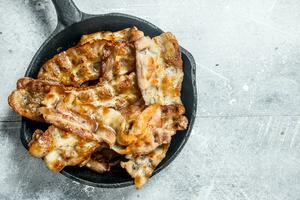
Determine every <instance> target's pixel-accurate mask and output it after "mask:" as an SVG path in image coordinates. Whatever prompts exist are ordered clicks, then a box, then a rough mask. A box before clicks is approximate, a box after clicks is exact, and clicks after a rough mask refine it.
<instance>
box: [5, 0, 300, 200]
mask: <svg viewBox="0 0 300 200" xmlns="http://www.w3.org/2000/svg"><path fill="white" fill-rule="evenodd" d="M75 2H76V4H77V6H78V7H79V8H80V9H81V10H83V11H85V12H87V13H95V14H96V13H108V12H122V13H128V14H132V15H136V16H139V17H141V18H144V19H146V20H149V21H150V22H152V23H154V24H156V25H158V26H159V27H161V28H162V29H163V30H166V31H171V32H173V33H174V34H175V35H176V36H177V38H178V39H179V41H180V44H181V45H182V46H184V47H185V48H187V49H188V50H190V51H191V53H192V54H193V55H194V57H195V60H196V62H197V84H198V92H199V102H198V105H199V107H198V114H197V120H196V123H195V127H194V130H193V132H192V135H191V137H190V140H189V141H188V143H187V145H186V146H185V148H184V149H183V151H182V153H181V154H180V155H179V156H178V157H177V158H176V160H175V161H174V162H173V163H172V164H171V165H170V166H169V167H168V168H167V169H165V170H163V171H162V172H161V173H160V174H158V175H157V176H155V177H153V178H152V179H151V180H150V181H149V183H148V184H146V185H145V187H143V188H142V189H141V190H138V191H136V190H135V189H134V188H133V187H128V188H122V189H99V188H93V187H88V186H85V185H81V184H78V183H76V182H73V181H71V180H69V179H67V178H65V177H63V176H62V175H60V174H54V173H51V172H50V171H49V170H47V169H46V167H45V166H44V165H43V163H42V161H41V160H38V159H34V158H31V157H29V156H28V154H27V152H26V151H25V149H24V148H23V146H22V145H21V143H20V140H19V128H20V118H19V117H18V116H16V114H15V113H13V112H12V111H11V110H10V109H9V107H8V106H7V96H8V94H9V92H10V91H11V90H13V89H14V88H15V81H16V80H17V78H19V77H21V76H23V74H24V73H25V70H26V67H27V65H28V64H29V62H30V60H31V58H32V56H33V55H34V53H35V52H36V50H37V49H38V47H39V46H40V45H41V44H42V42H43V41H44V40H45V39H46V38H47V37H48V36H49V34H50V33H51V32H52V31H53V30H54V28H55V24H56V15H55V11H54V8H53V5H52V4H51V2H50V1H41V0H35V1H34V0H0V22H1V23H0V69H1V71H2V73H1V74H2V76H1V79H0V90H1V98H0V130H1V133H0V155H1V160H0V199H120V200H123V199H149V200H150V199H173V200H177V199H180V200H183V199H204V200H205V199H216V200H231V199H238V200H240V199H245V200H255V199H259V200H267V199H268V200H273V199H274V200H277V199H278V200H283V199H289V200H290V199H291V200H296V199H300V162H299V161H298V160H299V157H300V135H299V132H300V70H299V67H300V37H299V36H300V23H299V22H300V12H299V11H300V1H299V0H252V1H250V0H235V1H234V0H181V1H174V0H163V1H161V0H152V1H151V0H148V1H145V0H132V1H120V0H110V1H106V2H105V1H102V0H90V1H80V0H76V1H75ZM107 2H109V3H107Z"/></svg>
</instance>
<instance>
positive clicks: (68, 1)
mask: <svg viewBox="0 0 300 200" xmlns="http://www.w3.org/2000/svg"><path fill="white" fill-rule="evenodd" d="M52 2H53V4H54V6H55V9H56V12H57V19H58V24H57V27H56V29H55V30H54V32H53V33H52V34H51V35H50V36H49V38H48V39H47V40H46V41H45V42H44V43H43V44H42V46H41V47H40V48H39V50H38V51H37V52H36V54H35V56H34V57H33V59H32V61H31V63H30V64H29V66H28V69H27V71H26V74H25V76H28V77H33V78H36V77H37V73H38V71H39V69H40V67H41V66H42V64H43V63H44V62H45V61H46V60H48V59H50V58H52V57H53V56H54V55H55V54H57V53H59V52H61V51H64V50H66V49H68V48H70V47H71V46H74V45H75V44H76V43H77V42H78V41H79V39H80V37H81V36H82V35H84V34H89V33H93V32H97V31H118V30H121V29H124V28H128V27H132V26H136V27H137V28H138V29H140V30H142V31H143V32H144V33H145V35H148V36H151V37H153V36H157V35H160V34H161V33H162V32H163V31H162V30H161V29H160V28H158V27H157V26H155V25H153V24H151V23H149V22H147V21H145V20H143V19H140V18H137V17H134V16H131V15H126V14H121V13H109V14H102V15H90V14H86V13H84V12H81V11H80V10H79V9H78V8H77V7H76V6H75V4H74V3H73V1H72V0H52ZM181 52H182V59H183V65H184V80H183V85H182V91H181V98H182V101H183V104H184V106H185V108H186V116H187V118H188V120H189V126H188V129H187V130H184V131H179V132H178V133H177V134H176V135H175V136H173V138H172V143H171V145H170V148H169V151H168V153H167V155H166V157H165V159H164V160H163V161H162V162H161V163H160V164H159V166H158V167H157V168H156V170H155V172H154V174H157V173H158V172H159V171H161V170H162V169H163V168H165V167H167V166H168V165H169V164H170V163H171V162H172V161H173V160H174V158H175V157H176V156H177V155H178V154H179V152H180V151H181V150H182V148H183V146H184V145H185V143H186V141H187V139H188V138H189V135H190V133H191V130H192V127H193V124H194V120H195V116H196V107H197V91H196V81H195V80H196V79H195V72H196V64H195V61H194V59H193V56H192V55H191V54H190V53H189V52H188V51H187V50H185V49H184V48H182V47H181ZM37 128H40V129H46V127H45V125H42V124H40V123H36V122H33V121H31V120H28V119H26V118H22V128H21V134H20V137H21V141H22V144H23V145H24V147H25V148H26V149H28V143H29V141H30V140H31V137H32V134H33V132H34V130H35V129H37ZM61 173H62V174H63V175H65V176H67V177H69V178H71V179H73V180H76V181H78V182H81V183H83V184H87V185H91V186H96V187H106V188H115V187H124V186H129V185H132V184H133V180H132V178H131V177H130V176H129V175H128V174H127V172H126V171H125V170H124V169H122V168H120V167H119V168H114V169H112V171H110V172H107V173H104V174H98V173H96V172H93V171H91V170H89V169H86V168H79V167H66V168H64V169H63V170H62V171H61Z"/></svg>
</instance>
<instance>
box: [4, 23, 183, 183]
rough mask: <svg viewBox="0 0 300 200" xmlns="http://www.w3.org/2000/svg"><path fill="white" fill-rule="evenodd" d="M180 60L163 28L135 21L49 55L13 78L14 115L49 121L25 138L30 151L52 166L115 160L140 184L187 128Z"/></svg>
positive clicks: (101, 166) (93, 165)
mask: <svg viewBox="0 0 300 200" xmlns="http://www.w3.org/2000/svg"><path fill="white" fill-rule="evenodd" d="M182 65H183V63H182V59H181V53H180V46H179V44H178V42H177V40H176V38H175V36H174V35H172V34H171V33H169V32H167V33H163V34H161V35H160V36H157V37H154V38H152V39H151V38H150V37H144V34H143V32H142V31H140V30H138V29H137V28H136V27H132V28H127V29H124V30H121V31H117V32H97V33H93V34H89V35H83V36H82V37H81V39H80V41H79V44H78V45H77V46H75V47H72V48H69V49H68V50H66V51H63V52H61V53H59V54H57V55H55V56H54V57H53V58H52V59H50V60H48V61H47V62H46V63H45V64H44V65H43V66H42V67H41V70H40V71H39V74H38V79H32V78H28V77H25V78H22V79H20V80H18V82H17V89H16V90H15V91H13V92H12V93H11V95H10V96H9V98H8V102H9V105H10V106H11V107H12V108H13V109H14V110H15V111H16V112H17V113H19V114H20V115H22V116H24V117H27V118H29V119H31V120H35V121H40V122H47V123H49V124H50V126H49V127H48V129H47V130H46V131H45V132H43V131H41V130H36V131H35V133H34V134H33V137H32V140H31V142H30V143H29V153H30V154H31V155H32V156H34V157H38V158H43V160H44V162H45V164H46V165H47V167H48V168H49V169H50V170H52V171H55V172H58V171H61V170H62V169H63V168H64V167H66V166H80V167H83V166H84V167H87V168H89V169H91V170H93V171H95V172H98V173H103V172H107V171H109V170H110V169H111V167H112V166H115V165H119V164H120V165H121V167H123V168H124V169H126V171H127V172H128V173H129V174H130V176H132V177H133V178H134V182H135V185H136V187H137V188H140V187H141V186H142V185H144V184H145V183H146V182H147V180H148V179H149V177H150V176H151V175H152V174H153V172H154V170H155V168H156V167H157V166H158V164H159V163H160V162H161V161H162V160H163V159H164V157H165V156H166V153H167V151H168V148H169V145H170V143H171V139H172V136H173V135H174V134H175V133H176V131H178V130H184V129H186V128H187V125H188V120H187V118H186V117H185V116H184V113H185V108H184V106H183V105H182V102H181V99H180V91H181V84H182V81H183V66H182ZM135 71H136V72H135Z"/></svg>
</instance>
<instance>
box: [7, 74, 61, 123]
mask: <svg viewBox="0 0 300 200" xmlns="http://www.w3.org/2000/svg"><path fill="white" fill-rule="evenodd" d="M51 86H57V87H61V88H65V87H64V86H63V85H61V84H59V83H57V82H53V81H47V80H35V79H32V78H29V77H25V78H21V79H19V80H18V82H17V89H16V90H15V91H13V92H12V93H11V94H10V95H9V97H8V104H9V105H10V106H11V107H12V108H13V109H14V111H16V112H17V113H18V114H20V115H21V116H23V117H26V118H28V119H31V120H34V121H40V122H43V121H44V119H43V117H42V116H41V114H40V113H39V111H38V108H40V107H41V105H42V101H43V99H44V97H45V95H46V94H47V93H48V92H49V91H50V88H51Z"/></svg>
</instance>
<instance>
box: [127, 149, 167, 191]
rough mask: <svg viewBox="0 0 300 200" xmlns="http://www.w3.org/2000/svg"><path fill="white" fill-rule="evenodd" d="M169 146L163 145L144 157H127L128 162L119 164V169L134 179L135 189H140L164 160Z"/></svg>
mask: <svg viewBox="0 0 300 200" xmlns="http://www.w3.org/2000/svg"><path fill="white" fill-rule="evenodd" d="M168 148H169V144H163V145H161V146H159V147H157V148H156V149H155V150H153V151H152V152H150V153H149V154H146V155H128V156H126V158H128V159H129V160H128V161H126V162H121V167H123V168H125V169H126V171H127V172H128V173H129V174H130V176H131V177H132V178H134V184H135V187H137V188H141V187H142V186H143V185H144V184H145V183H146V182H147V181H148V179H149V177H150V176H151V175H152V174H153V172H154V170H155V168H156V167H157V166H158V164H159V163H160V162H161V161H162V160H163V159H164V158H165V156H166V153H167V151H168Z"/></svg>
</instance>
